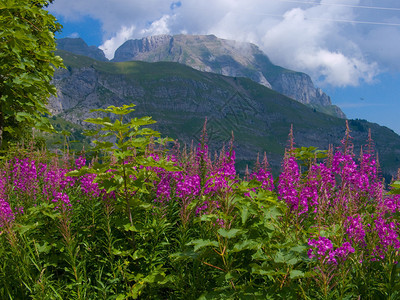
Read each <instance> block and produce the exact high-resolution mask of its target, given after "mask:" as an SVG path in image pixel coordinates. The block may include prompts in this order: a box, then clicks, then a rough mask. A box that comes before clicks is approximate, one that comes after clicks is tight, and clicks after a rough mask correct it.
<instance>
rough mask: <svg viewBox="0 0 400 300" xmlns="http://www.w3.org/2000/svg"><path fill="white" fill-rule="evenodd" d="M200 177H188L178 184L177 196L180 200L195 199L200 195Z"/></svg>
mask: <svg viewBox="0 0 400 300" xmlns="http://www.w3.org/2000/svg"><path fill="white" fill-rule="evenodd" d="M200 190H201V186H200V176H199V175H192V176H191V175H186V176H184V178H183V180H182V181H178V182H177V183H176V195H177V196H178V197H180V198H184V197H195V196H197V195H199V194H200Z"/></svg>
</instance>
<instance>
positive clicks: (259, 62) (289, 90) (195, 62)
mask: <svg viewBox="0 0 400 300" xmlns="http://www.w3.org/2000/svg"><path fill="white" fill-rule="evenodd" d="M132 60H136V61H146V62H159V61H171V62H179V63H182V64H186V65H188V66H190V67H192V68H194V69H196V70H199V71H205V72H212V73H216V74H221V75H225V76H231V77H247V78H250V79H252V80H253V81H255V82H257V83H259V84H262V85H264V86H266V87H268V88H271V89H273V90H275V91H277V92H279V93H282V94H284V95H286V96H288V97H290V98H292V99H294V100H297V101H299V102H301V103H303V104H306V105H310V106H313V107H314V108H315V109H317V110H320V111H323V112H325V113H330V114H332V115H335V116H338V117H341V118H345V115H344V113H343V112H342V111H341V110H340V109H339V108H338V107H335V106H333V105H332V103H331V99H330V97H329V96H328V95H326V94H325V93H324V92H323V91H322V90H321V89H319V88H316V87H315V86H314V84H313V82H312V80H311V78H310V76H308V75H307V74H305V73H301V72H295V71H292V70H288V69H285V68H282V67H279V66H276V65H274V64H273V63H272V62H271V61H270V59H269V58H268V56H267V55H266V54H265V53H263V52H262V51H261V49H260V48H259V47H258V46H256V45H254V44H251V43H245V42H237V41H233V40H226V39H220V38H217V37H216V36H214V35H184V34H180V35H174V36H170V35H159V36H151V37H146V38H142V39H139V40H129V41H127V42H125V43H124V44H123V45H121V46H120V47H119V48H118V49H117V51H116V52H115V56H114V59H113V61H115V62H123V61H132Z"/></svg>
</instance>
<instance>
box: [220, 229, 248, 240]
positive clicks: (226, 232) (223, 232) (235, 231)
mask: <svg viewBox="0 0 400 300" xmlns="http://www.w3.org/2000/svg"><path fill="white" fill-rule="evenodd" d="M217 232H218V233H219V235H221V236H222V237H225V238H227V239H231V238H234V237H236V236H237V235H240V234H242V233H243V231H242V230H240V229H236V228H232V229H228V230H226V229H225V228H220V229H218V231H217Z"/></svg>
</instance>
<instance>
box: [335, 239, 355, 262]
mask: <svg viewBox="0 0 400 300" xmlns="http://www.w3.org/2000/svg"><path fill="white" fill-rule="evenodd" d="M354 252H355V250H354V248H353V247H352V246H351V244H350V243H349V242H344V243H343V244H342V246H340V247H339V248H337V249H336V250H335V251H334V255H335V256H336V257H339V258H343V259H344V260H345V259H346V257H347V256H348V255H349V254H350V253H354Z"/></svg>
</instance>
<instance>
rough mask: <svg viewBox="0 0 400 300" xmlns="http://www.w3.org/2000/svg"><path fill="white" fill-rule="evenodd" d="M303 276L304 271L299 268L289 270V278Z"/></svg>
mask: <svg viewBox="0 0 400 300" xmlns="http://www.w3.org/2000/svg"><path fill="white" fill-rule="evenodd" d="M302 277H304V272H303V271H300V270H291V271H290V278H291V279H296V278H302Z"/></svg>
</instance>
